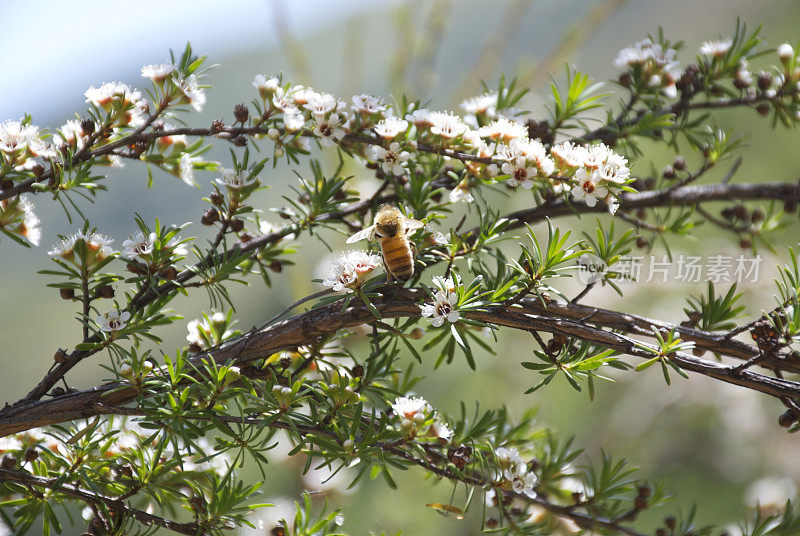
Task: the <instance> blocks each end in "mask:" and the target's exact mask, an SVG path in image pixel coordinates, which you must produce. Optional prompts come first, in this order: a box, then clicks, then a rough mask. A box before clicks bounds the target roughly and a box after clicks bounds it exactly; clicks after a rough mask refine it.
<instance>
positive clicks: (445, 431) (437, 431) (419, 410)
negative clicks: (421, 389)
mask: <svg viewBox="0 0 800 536" xmlns="http://www.w3.org/2000/svg"><path fill="white" fill-rule="evenodd" d="M392 411H393V412H394V414H395V415H397V417H398V419H399V423H398V424H399V425H400V428H401V429H402V430H403V432H405V434H406V437H408V438H409V439H413V438H415V437H418V436H430V437H436V438H438V439H441V440H444V441H449V440H450V438H451V437H453V431H452V430H451V429H450V427H449V426H448V425H447V423H445V422H444V421H442V420H441V419H439V418H438V415H437V413H436V411H435V410H434V409H433V407H431V405H430V404H428V402H427V401H426V400H425V399H424V398H422V397H419V396H399V397H397V398H395V399H394V403H393V404H392Z"/></svg>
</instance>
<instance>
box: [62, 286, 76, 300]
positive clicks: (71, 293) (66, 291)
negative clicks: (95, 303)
mask: <svg viewBox="0 0 800 536" xmlns="http://www.w3.org/2000/svg"><path fill="white" fill-rule="evenodd" d="M58 293H59V294H60V295H61V299H62V300H74V299H75V290H74V289H71V288H61V289H58Z"/></svg>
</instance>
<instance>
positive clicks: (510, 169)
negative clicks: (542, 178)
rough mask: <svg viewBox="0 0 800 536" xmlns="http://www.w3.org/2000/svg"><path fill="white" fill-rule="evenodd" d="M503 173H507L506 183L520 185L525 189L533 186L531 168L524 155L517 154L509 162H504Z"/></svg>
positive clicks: (514, 186)
mask: <svg viewBox="0 0 800 536" xmlns="http://www.w3.org/2000/svg"><path fill="white" fill-rule="evenodd" d="M502 170H503V174H505V175H509V178H508V180H507V181H506V184H508V185H509V186H511V187H513V188H516V187H517V186H522V187H523V188H525V189H526V190H530V189H531V188H532V187H533V181H532V180H531V177H532V176H533V170H532V169H531V168H530V167H529V166H528V161H527V159H526V158H525V157H524V156H518V157H517V158H515V159H514V160H513V161H511V162H505V163H504V164H503V167H502Z"/></svg>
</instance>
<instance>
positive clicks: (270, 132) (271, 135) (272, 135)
mask: <svg viewBox="0 0 800 536" xmlns="http://www.w3.org/2000/svg"><path fill="white" fill-rule="evenodd" d="M280 135H281V133H280V131H278V129H277V128H271V129H269V130H268V131H267V137H268V138H269V139H271V140H277V139H278V137H280Z"/></svg>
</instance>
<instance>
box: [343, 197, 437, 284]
mask: <svg viewBox="0 0 800 536" xmlns="http://www.w3.org/2000/svg"><path fill="white" fill-rule="evenodd" d="M424 225H425V224H424V223H422V222H421V221H418V220H415V219H412V218H406V217H405V216H403V213H402V212H400V211H399V210H398V209H396V208H395V207H392V206H389V205H383V206H382V207H381V208H379V209H378V213H377V214H375V221H374V222H373V225H370V226H369V227H367V228H365V229H362V230H360V231H359V232H357V233H356V234H354V235H353V236H351V237H350V238H348V239H347V243H348V244H352V243H353V242H358V241H359V240H364V239H365V238H366V239H367V240H373V239H375V238H377V239H378V240H379V241H380V244H381V253H382V254H383V264H384V266H386V271H387V272H388V273H389V276H390V278H391V277H394V278H395V279H399V280H400V281H407V280H408V279H409V278H410V277H411V276H412V275H414V245H413V244H412V243H411V242H410V241H409V240H408V234H409V233H410V232H412V231H413V230H415V229H419V228H420V227H423V226H424Z"/></svg>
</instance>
